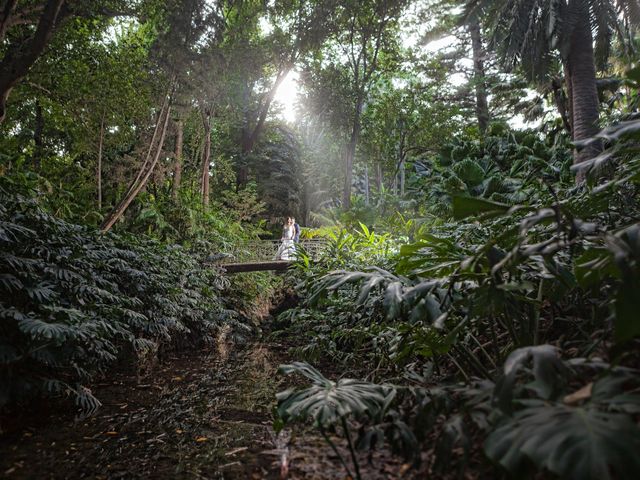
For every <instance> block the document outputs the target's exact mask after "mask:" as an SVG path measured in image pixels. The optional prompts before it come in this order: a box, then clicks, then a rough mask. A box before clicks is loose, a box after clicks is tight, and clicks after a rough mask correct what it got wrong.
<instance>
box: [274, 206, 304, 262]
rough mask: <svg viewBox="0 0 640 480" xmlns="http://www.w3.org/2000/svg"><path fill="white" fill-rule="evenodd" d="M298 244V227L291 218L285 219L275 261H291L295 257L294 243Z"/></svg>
mask: <svg viewBox="0 0 640 480" xmlns="http://www.w3.org/2000/svg"><path fill="white" fill-rule="evenodd" d="M298 242H300V225H298V224H297V223H296V219H295V218H293V217H287V220H286V221H285V222H284V228H283V229H282V238H280V246H279V247H278V253H276V260H293V259H294V258H295V256H296V245H295V244H296V243H298Z"/></svg>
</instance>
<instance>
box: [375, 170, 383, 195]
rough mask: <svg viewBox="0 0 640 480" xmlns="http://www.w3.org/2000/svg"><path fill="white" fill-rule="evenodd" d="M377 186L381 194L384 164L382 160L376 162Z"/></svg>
mask: <svg viewBox="0 0 640 480" xmlns="http://www.w3.org/2000/svg"><path fill="white" fill-rule="evenodd" d="M376 188H377V189H378V195H380V194H381V193H382V165H380V162H376Z"/></svg>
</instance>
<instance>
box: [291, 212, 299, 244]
mask: <svg viewBox="0 0 640 480" xmlns="http://www.w3.org/2000/svg"><path fill="white" fill-rule="evenodd" d="M291 220H293V230H294V235H293V243H299V242H300V225H298V222H296V219H295V218H293V217H292V218H291Z"/></svg>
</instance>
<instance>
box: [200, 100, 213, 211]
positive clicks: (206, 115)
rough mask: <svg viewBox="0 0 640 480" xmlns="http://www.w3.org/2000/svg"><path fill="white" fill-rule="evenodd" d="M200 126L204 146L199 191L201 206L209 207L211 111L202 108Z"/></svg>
mask: <svg viewBox="0 0 640 480" xmlns="http://www.w3.org/2000/svg"><path fill="white" fill-rule="evenodd" d="M201 113H202V126H203V127H204V148H203V149H202V173H201V177H200V193H201V194H202V207H203V208H204V209H205V210H207V209H208V208H209V168H210V165H211V111H210V110H209V109H207V108H204V109H203V110H202V112H201Z"/></svg>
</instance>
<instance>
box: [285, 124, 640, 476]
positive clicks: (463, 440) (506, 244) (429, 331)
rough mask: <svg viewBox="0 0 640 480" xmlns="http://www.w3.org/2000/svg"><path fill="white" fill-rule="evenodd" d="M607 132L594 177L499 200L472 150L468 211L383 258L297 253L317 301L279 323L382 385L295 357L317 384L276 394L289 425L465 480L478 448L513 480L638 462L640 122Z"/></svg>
mask: <svg viewBox="0 0 640 480" xmlns="http://www.w3.org/2000/svg"><path fill="white" fill-rule="evenodd" d="M600 136H601V137H602V138H603V139H604V140H605V141H606V143H607V145H608V147H609V148H608V149H607V150H606V151H605V152H604V153H603V154H602V155H600V156H598V157H596V158H594V159H592V160H590V161H588V162H584V163H583V164H581V165H579V166H577V167H576V168H580V169H585V170H586V171H587V172H586V173H587V184H586V185H582V186H580V187H575V186H574V185H564V184H563V183H562V182H561V181H556V182H553V181H550V180H549V179H548V178H544V176H541V177H540V178H538V179H533V178H531V179H529V180H528V183H527V198H526V199H523V200H522V201H519V202H517V201H515V200H517V199H516V197H515V196H513V197H510V198H508V199H506V201H497V199H496V198H494V197H492V196H491V195H490V196H488V197H486V196H485V197H483V196H481V195H477V193H478V192H479V190H478V191H476V192H473V191H471V189H470V188H468V187H469V185H471V184H477V182H478V181H479V173H480V170H479V169H477V168H475V167H471V166H469V165H470V164H469V162H466V163H465V164H464V165H463V166H464V170H465V172H466V170H467V169H469V171H468V172H466V173H465V172H463V171H462V167H460V168H459V170H460V171H459V172H458V173H459V174H460V175H462V176H463V177H464V178H465V179H466V180H467V182H468V183H467V184H465V185H466V188H467V191H466V192H455V193H453V194H451V195H449V197H448V202H449V204H450V206H451V211H450V215H451V216H452V217H453V218H454V219H455V220H456V222H455V223H454V222H448V221H446V220H447V217H446V216H445V218H443V220H445V221H440V222H434V223H433V228H432V229H431V231H429V229H428V224H424V225H423V226H422V227H421V228H420V229H419V230H416V231H415V234H414V235H413V237H414V238H413V239H412V240H411V241H409V242H406V243H405V244H403V245H402V246H400V248H399V251H396V249H392V251H394V252H396V253H395V254H394V255H392V256H389V257H387V259H386V263H384V264H378V265H377V264H376V263H373V262H371V258H366V257H364V256H359V255H358V253H357V251H356V252H354V253H353V254H351V255H350V256H349V259H350V261H349V262H345V263H339V262H336V260H335V259H336V258H339V256H338V255H337V254H336V252H335V251H332V250H329V251H328V256H327V258H326V259H324V262H322V261H321V262H320V263H318V264H309V265H299V269H300V273H299V278H300V279H301V281H300V285H301V286H302V287H303V288H301V289H300V295H301V296H303V297H304V302H303V303H302V305H301V306H300V307H299V308H297V309H294V310H292V311H289V312H286V313H283V314H282V315H281V317H280V320H281V321H282V324H283V325H284V326H285V328H286V330H285V331H286V332H287V334H288V335H295V336H296V338H298V339H299V340H300V345H298V347H297V349H296V350H295V354H296V355H297V356H298V358H302V359H305V360H307V361H312V362H314V363H315V362H317V363H320V364H323V363H331V364H333V365H334V366H335V364H336V363H338V364H339V365H342V366H343V367H344V368H348V369H350V370H351V371H352V372H356V373H357V374H359V375H360V376H362V377H363V378H367V379H368V380H370V381H369V382H364V383H363V382H360V383H358V382H356V381H345V380H340V381H338V382H332V381H330V380H328V379H326V378H325V377H323V376H322V375H321V374H320V373H319V372H318V371H316V370H314V369H312V368H311V367H310V366H309V365H306V364H297V365H294V366H289V367H286V368H285V371H286V372H291V371H297V372H299V373H302V374H303V375H304V376H305V377H306V378H307V379H308V380H310V381H311V384H312V385H311V387H308V388H306V389H302V390H301V389H297V390H291V391H287V392H283V393H281V394H280V395H279V402H280V406H279V413H280V416H281V420H282V421H284V422H294V421H296V420H313V421H314V422H315V425H316V426H317V427H318V428H321V429H324V431H325V433H326V432H328V431H329V430H331V431H333V432H335V433H338V434H339V435H341V436H343V437H344V438H345V440H346V441H347V443H348V444H349V446H350V448H351V447H352V446H353V445H354V444H358V445H359V446H360V447H361V448H364V449H369V448H373V447H375V446H379V445H380V444H381V443H382V442H383V441H385V442H386V443H387V444H389V445H391V446H392V447H393V448H394V449H395V450H396V451H398V452H400V453H403V454H404V455H405V456H406V457H407V458H408V459H413V460H414V461H420V460H424V459H422V458H419V457H418V456H419V454H420V452H424V451H425V449H432V450H430V452H431V453H432V455H430V460H429V461H431V462H433V464H431V465H430V466H429V467H428V468H429V471H430V473H434V472H436V473H437V472H438V469H439V468H441V466H442V465H445V466H447V468H449V471H451V468H450V464H451V462H454V461H455V469H456V471H458V472H459V475H460V476H463V475H464V472H465V471H466V468H467V467H468V465H469V461H470V457H471V456H474V461H475V462H480V463H483V464H484V465H485V468H486V465H487V464H490V463H491V462H493V464H495V465H496V466H498V470H502V471H503V472H507V473H509V474H510V477H511V478H526V476H531V475H537V474H541V473H545V472H547V473H548V472H551V473H552V474H554V475H557V476H560V477H561V478H571V479H573V478H575V479H577V478H590V479H597V478H629V479H631V478H635V477H636V476H637V475H638V474H640V464H639V463H638V461H637V458H636V455H635V453H634V452H635V451H636V450H637V448H638V446H639V445H640V430H639V429H638V427H637V424H638V420H639V418H640V417H638V415H639V414H640V407H639V406H640V395H639V392H640V390H639V386H640V369H639V366H640V358H639V357H638V353H637V352H638V345H639V337H640V322H638V318H637V312H638V311H639V310H640V303H639V302H640V297H639V296H638V292H639V291H640V224H639V223H638V218H640V203H639V201H638V198H639V196H638V193H639V192H638V183H640V180H639V179H640V150H639V149H638V141H640V121H638V120H635V121H630V122H626V123H623V124H621V125H619V126H616V127H611V128H608V129H606V130H604V131H603V132H602V133H601V135H600ZM529 141H533V142H534V146H535V139H529ZM527 148H529V147H527ZM521 153H522V152H521ZM515 154H516V153H515V152H514V153H512V155H515ZM510 155H511V154H510ZM463 159H464V155H463V151H462V150H461V149H459V150H458V151H457V153H456V155H452V161H454V160H455V161H462V160H463ZM498 160H500V159H498ZM481 168H484V169H485V171H486V166H485V167H481ZM485 188H486V187H485ZM446 215H449V213H447V214H446ZM305 292H306V294H305ZM350 385H357V388H355V389H351V387H350ZM327 412H333V415H332V416H330V419H331V421H325V420H324V418H325V417H326V416H327ZM319 415H323V416H324V417H323V419H321V418H320V417H319ZM350 430H353V431H356V430H357V431H358V441H357V442H354V441H353V438H350V437H352V434H351V433H350ZM321 431H322V430H321ZM332 441H333V440H332ZM430 442H431V443H430ZM433 442H435V444H434V443H433ZM478 444H481V445H483V449H482V451H480V452H478V451H475V452H472V451H471V450H472V447H473V446H474V445H476V446H477V445H478ZM487 460H488V461H487ZM343 461H344V464H345V466H346V467H347V468H349V467H348V465H347V461H346V460H343ZM352 462H353V463H355V462H356V456H355V455H352ZM439 466H440V467H439ZM477 468H478V464H477V463H476V465H475V466H474V469H473V471H474V472H475V471H477ZM353 470H354V471H355V472H356V476H358V472H357V471H358V468H357V467H356V466H354V468H353ZM443 472H444V470H440V473H443ZM535 472H538V473H535ZM495 473H498V472H495Z"/></svg>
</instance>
